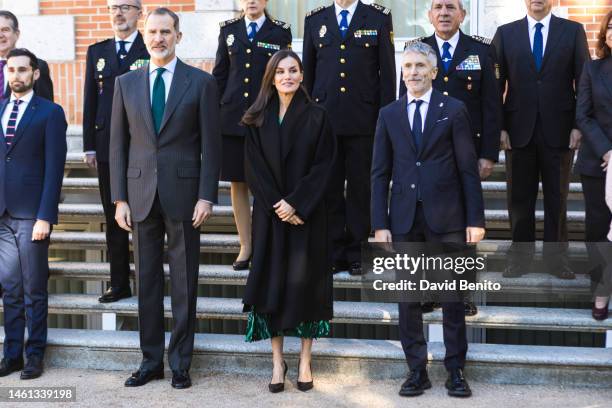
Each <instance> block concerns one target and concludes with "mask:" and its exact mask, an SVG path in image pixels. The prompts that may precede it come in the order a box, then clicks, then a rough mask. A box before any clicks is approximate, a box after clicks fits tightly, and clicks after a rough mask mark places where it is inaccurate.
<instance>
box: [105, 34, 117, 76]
mask: <svg viewBox="0 0 612 408" xmlns="http://www.w3.org/2000/svg"><path fill="white" fill-rule="evenodd" d="M106 56H107V59H108V61H107V62H108V63H109V64H110V67H111V72H117V71H119V61H117V48H116V44H115V37H113V38H112V39H111V41H109V42H108V44H107V45H106Z"/></svg>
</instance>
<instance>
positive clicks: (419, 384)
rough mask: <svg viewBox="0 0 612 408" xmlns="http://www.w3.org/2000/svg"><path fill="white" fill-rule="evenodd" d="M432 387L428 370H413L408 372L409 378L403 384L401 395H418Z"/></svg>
mask: <svg viewBox="0 0 612 408" xmlns="http://www.w3.org/2000/svg"><path fill="white" fill-rule="evenodd" d="M430 388H431V381H429V376H428V375H427V370H425V369H423V370H412V371H410V374H408V379H407V380H406V381H404V383H403V384H402V388H400V391H399V395H401V396H402V397H416V396H417V395H421V394H423V393H424V392H425V390H428V389H430Z"/></svg>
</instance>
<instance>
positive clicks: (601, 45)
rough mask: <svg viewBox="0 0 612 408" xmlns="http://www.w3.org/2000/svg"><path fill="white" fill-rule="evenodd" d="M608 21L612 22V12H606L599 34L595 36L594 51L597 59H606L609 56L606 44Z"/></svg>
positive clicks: (608, 48)
mask: <svg viewBox="0 0 612 408" xmlns="http://www.w3.org/2000/svg"><path fill="white" fill-rule="evenodd" d="M610 20H612V11H608V14H606V16H605V17H604V19H603V21H602V22H601V28H600V29H599V34H598V35H597V47H596V49H595V55H597V56H598V57H599V58H608V57H609V56H610V47H609V46H608V44H606V32H607V31H608V26H609V25H610V22H611V21H610Z"/></svg>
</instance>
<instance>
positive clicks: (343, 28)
mask: <svg viewBox="0 0 612 408" xmlns="http://www.w3.org/2000/svg"><path fill="white" fill-rule="evenodd" d="M348 14H349V12H348V10H342V11H341V12H340V15H341V16H342V19H341V20H340V34H341V35H342V38H345V37H346V33H347V32H348V26H349V24H348Z"/></svg>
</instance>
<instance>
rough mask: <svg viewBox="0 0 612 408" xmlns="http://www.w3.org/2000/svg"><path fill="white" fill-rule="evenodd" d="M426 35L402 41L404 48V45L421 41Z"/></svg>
mask: <svg viewBox="0 0 612 408" xmlns="http://www.w3.org/2000/svg"><path fill="white" fill-rule="evenodd" d="M426 38H427V37H417V38H413V39H412V40H408V41H406V42H405V43H404V49H405V48H406V47H408V46H409V45H410V44H414V43H418V42H423V41H424V40H425V39H426Z"/></svg>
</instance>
